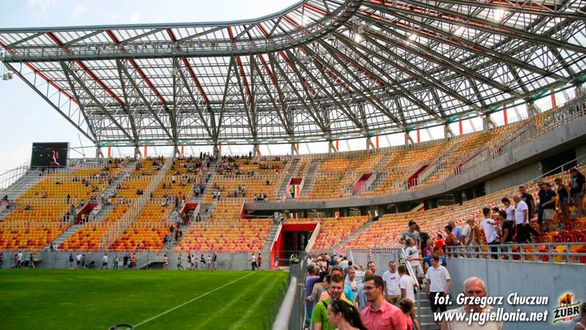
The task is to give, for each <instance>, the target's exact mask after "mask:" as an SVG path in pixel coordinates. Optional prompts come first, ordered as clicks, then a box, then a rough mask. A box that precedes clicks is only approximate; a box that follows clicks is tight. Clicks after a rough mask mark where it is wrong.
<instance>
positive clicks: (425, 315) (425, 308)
mask: <svg viewBox="0 0 586 330" xmlns="http://www.w3.org/2000/svg"><path fill="white" fill-rule="evenodd" d="M415 299H416V300H418V301H419V304H420V306H419V308H420V309H421V311H420V314H419V313H418V312H417V311H416V312H415V313H416V315H420V317H419V319H418V321H419V326H420V328H421V330H435V329H437V327H436V325H435V323H434V322H433V313H432V312H431V305H430V303H429V298H428V297H427V294H426V293H425V287H424V286H423V287H422V288H421V289H420V290H418V291H417V292H416V293H415ZM415 306H416V307H417V302H415Z"/></svg>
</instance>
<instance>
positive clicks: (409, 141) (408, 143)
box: [405, 132, 415, 145]
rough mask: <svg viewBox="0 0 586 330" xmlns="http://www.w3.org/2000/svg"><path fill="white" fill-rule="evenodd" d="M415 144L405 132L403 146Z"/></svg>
mask: <svg viewBox="0 0 586 330" xmlns="http://www.w3.org/2000/svg"><path fill="white" fill-rule="evenodd" d="M410 144H415V143H414V142H413V139H412V138H411V135H409V132H405V145H410Z"/></svg>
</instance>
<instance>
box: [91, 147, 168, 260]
mask: <svg viewBox="0 0 586 330" xmlns="http://www.w3.org/2000/svg"><path fill="white" fill-rule="evenodd" d="M171 165H173V157H169V158H166V159H165V163H164V164H163V166H162V167H161V169H160V170H159V172H158V173H157V175H156V176H155V177H154V178H153V179H152V181H151V182H150V184H149V186H148V187H147V188H146V189H145V191H144V193H143V195H142V196H141V197H140V198H139V199H138V200H137V201H136V202H135V203H134V204H132V206H131V207H130V209H129V210H128V211H127V212H126V213H125V214H124V215H123V216H122V218H121V219H120V220H119V221H118V222H117V223H116V224H115V225H113V226H112V227H110V228H109V229H108V232H107V233H106V234H104V236H103V237H102V238H101V239H100V248H101V249H107V248H108V247H109V246H110V245H111V244H112V243H113V242H114V241H115V240H116V239H117V238H118V236H120V235H122V233H124V231H125V230H126V229H128V227H130V226H131V225H132V223H133V222H134V221H135V220H136V217H137V216H138V215H139V214H140V212H141V211H142V209H143V208H144V206H145V205H146V204H147V202H148V201H149V200H150V195H151V193H152V192H153V191H155V189H156V188H157V186H158V185H159V184H160V183H161V181H163V179H164V178H165V175H166V174H167V171H168V170H169V168H171Z"/></svg>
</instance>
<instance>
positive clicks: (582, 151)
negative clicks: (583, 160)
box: [576, 144, 586, 158]
mask: <svg viewBox="0 0 586 330" xmlns="http://www.w3.org/2000/svg"><path fill="white" fill-rule="evenodd" d="M584 156H586V144H583V145H580V146H577V147H576V158H580V157H584Z"/></svg>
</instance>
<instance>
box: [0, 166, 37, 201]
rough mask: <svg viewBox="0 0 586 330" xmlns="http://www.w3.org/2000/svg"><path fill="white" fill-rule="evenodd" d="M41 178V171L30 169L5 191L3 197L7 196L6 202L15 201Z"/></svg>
mask: <svg viewBox="0 0 586 330" xmlns="http://www.w3.org/2000/svg"><path fill="white" fill-rule="evenodd" d="M42 178H43V176H42V175H41V170H39V169H30V170H28V172H27V173H26V174H24V175H23V176H21V177H20V178H19V179H18V180H16V181H15V182H14V183H13V184H12V185H11V186H10V187H9V188H8V189H6V191H5V192H4V195H7V196H8V200H10V201H15V200H16V199H18V198H19V197H20V196H22V195H23V194H24V193H25V192H26V191H27V190H29V189H30V188H31V187H32V186H34V185H35V184H37V182H39V181H40V180H41V179H42ZM2 197H4V196H2Z"/></svg>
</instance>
